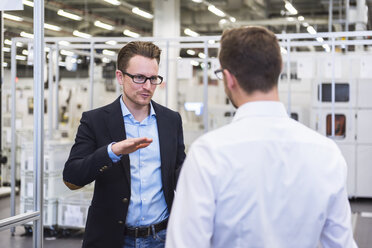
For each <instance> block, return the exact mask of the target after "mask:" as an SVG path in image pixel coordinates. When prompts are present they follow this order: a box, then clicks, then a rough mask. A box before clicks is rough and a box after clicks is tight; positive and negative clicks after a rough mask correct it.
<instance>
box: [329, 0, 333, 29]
mask: <svg viewBox="0 0 372 248" xmlns="http://www.w3.org/2000/svg"><path fill="white" fill-rule="evenodd" d="M332 14H333V0H329V9H328V32H332V20H333V17H332Z"/></svg>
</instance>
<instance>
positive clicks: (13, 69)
mask: <svg viewBox="0 0 372 248" xmlns="http://www.w3.org/2000/svg"><path fill="white" fill-rule="evenodd" d="M16 49H17V47H16V42H15V41H14V39H13V40H12V46H11V67H10V68H11V84H12V86H11V94H12V101H11V115H10V118H11V119H10V126H11V129H10V132H11V133H10V140H11V141H12V143H11V144H10V152H11V153H10V187H11V190H10V216H14V215H15V205H16V201H15V183H16V179H15V177H16V145H17V139H16V130H15V129H16V125H15V120H16V114H17V113H16V73H17V64H16V55H17V50H16ZM10 232H11V234H12V235H14V232H15V228H14V227H13V228H11V229H10Z"/></svg>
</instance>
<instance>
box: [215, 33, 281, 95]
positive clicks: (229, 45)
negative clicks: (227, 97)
mask: <svg viewBox="0 0 372 248" xmlns="http://www.w3.org/2000/svg"><path fill="white" fill-rule="evenodd" d="M219 60H220V63H221V66H222V68H223V69H227V70H229V71H230V72H231V73H232V74H233V75H234V76H235V77H236V79H237V80H238V82H239V85H240V86H241V87H242V88H243V90H244V91H246V92H247V93H248V94H250V93H253V92H254V91H257V90H258V91H262V92H268V91H270V90H271V89H272V88H273V87H275V86H276V85H277V84H278V78H279V75H280V72H281V69H282V56H281V54H280V46H279V43H278V40H277V38H276V36H275V34H274V33H273V32H271V31H269V30H268V29H266V28H263V27H245V28H235V29H230V30H226V31H224V32H223V34H222V37H221V49H220V53H219Z"/></svg>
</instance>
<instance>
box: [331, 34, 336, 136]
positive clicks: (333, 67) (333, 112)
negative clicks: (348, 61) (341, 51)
mask: <svg viewBox="0 0 372 248" xmlns="http://www.w3.org/2000/svg"><path fill="white" fill-rule="evenodd" d="M335 99H336V94H335V37H332V104H331V110H332V121H331V125H332V133H331V137H332V138H334V137H335Z"/></svg>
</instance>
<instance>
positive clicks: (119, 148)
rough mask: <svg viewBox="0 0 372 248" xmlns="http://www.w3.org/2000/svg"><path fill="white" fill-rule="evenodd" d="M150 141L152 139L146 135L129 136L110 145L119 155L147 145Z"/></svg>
mask: <svg viewBox="0 0 372 248" xmlns="http://www.w3.org/2000/svg"><path fill="white" fill-rule="evenodd" d="M151 142H152V139H150V138H146V137H140V138H129V139H125V140H122V141H120V142H117V143H115V144H113V145H112V146H111V150H112V151H113V152H114V153H115V154H116V155H118V156H119V155H121V154H129V153H132V152H135V151H137V150H138V149H141V148H144V147H147V146H149V145H150V144H151Z"/></svg>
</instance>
